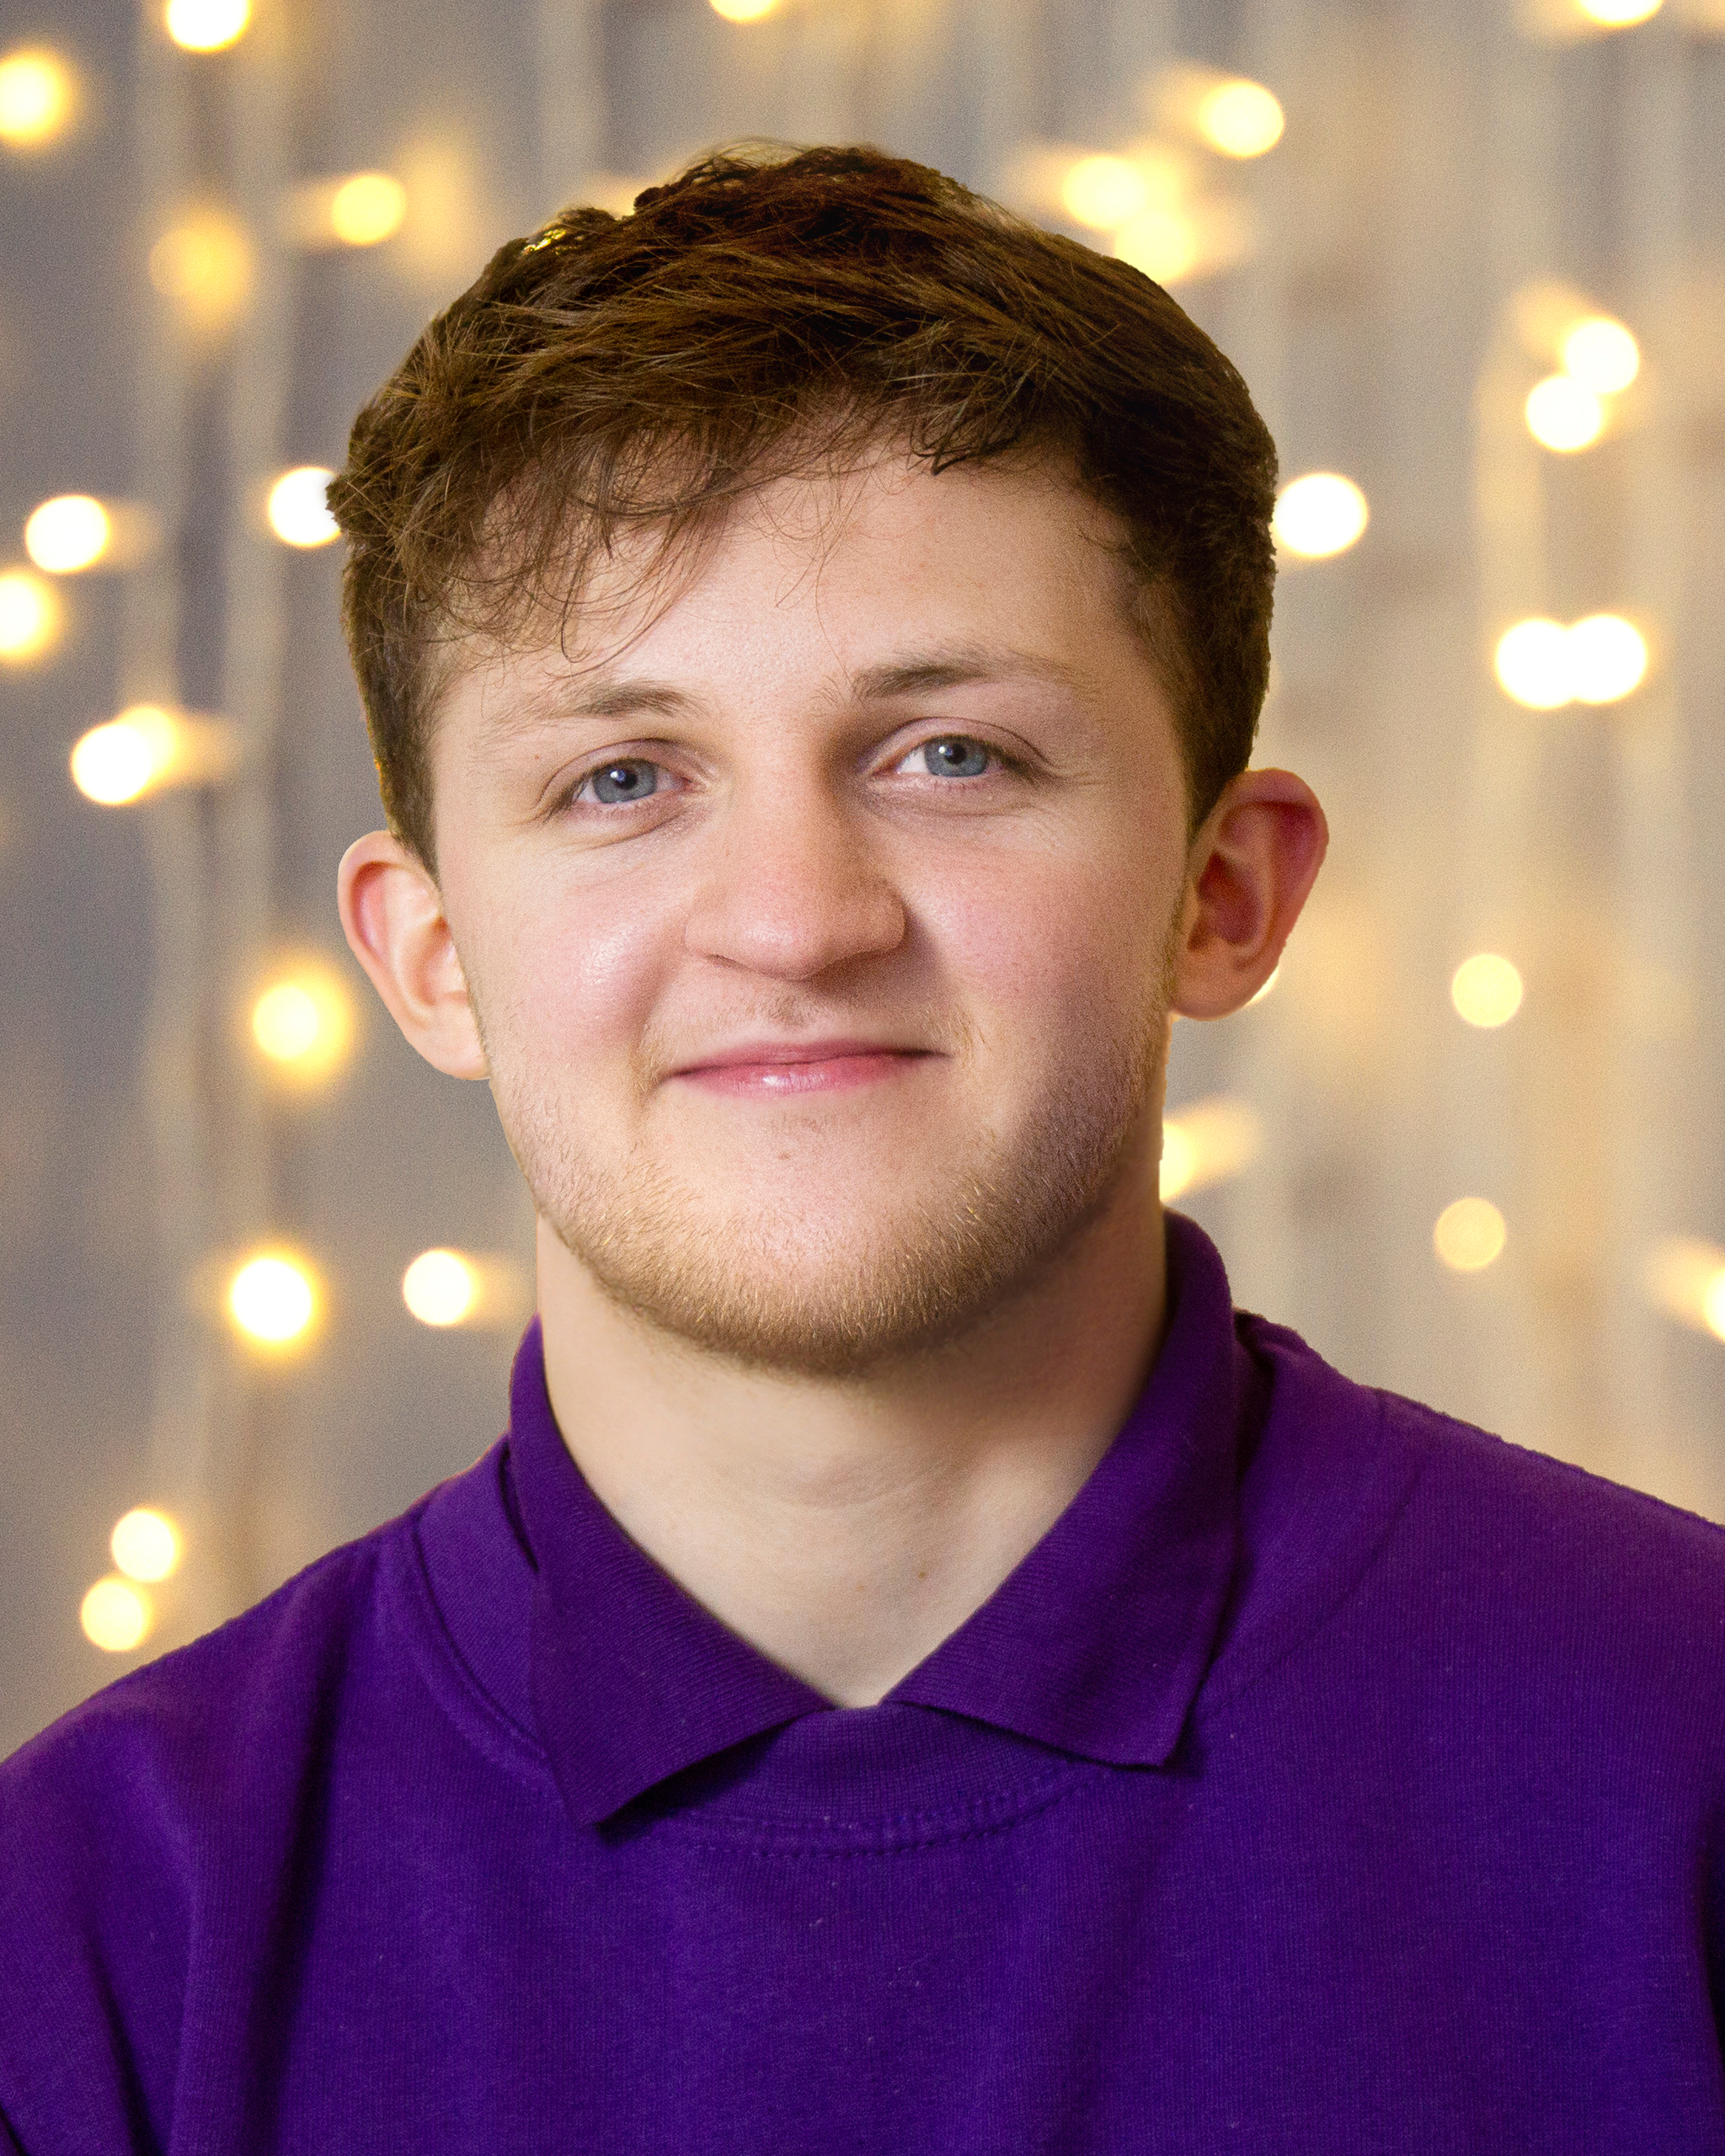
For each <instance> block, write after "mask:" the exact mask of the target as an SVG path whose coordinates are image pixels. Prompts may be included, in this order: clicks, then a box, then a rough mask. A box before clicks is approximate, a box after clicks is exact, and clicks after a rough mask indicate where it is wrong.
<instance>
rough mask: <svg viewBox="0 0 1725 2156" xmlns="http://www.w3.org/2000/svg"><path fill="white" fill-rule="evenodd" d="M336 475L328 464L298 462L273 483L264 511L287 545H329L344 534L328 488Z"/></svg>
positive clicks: (273, 528)
mask: <svg viewBox="0 0 1725 2156" xmlns="http://www.w3.org/2000/svg"><path fill="white" fill-rule="evenodd" d="M334 477H335V474H334V472H332V471H330V470H329V469H328V467H327V466H326V465H322V464H296V465H295V466H294V467H293V469H292V470H291V471H290V472H282V473H281V474H280V477H279V478H277V479H276V480H275V483H274V484H273V485H272V486H271V488H270V494H269V499H268V500H267V501H266V502H265V504H264V515H265V517H266V518H267V519H268V520H269V525H270V530H271V531H273V532H274V533H275V536H276V537H277V538H278V539H280V541H281V542H282V543H283V545H284V546H288V547H327V546H328V544H329V542H330V541H331V540H332V539H339V537H340V536H341V526H339V524H338V523H337V522H336V520H335V519H334V517H333V516H332V515H330V513H329V504H328V501H327V500H326V499H325V490H326V488H328V484H329V482H330V481H331V480H332V479H333V478H334Z"/></svg>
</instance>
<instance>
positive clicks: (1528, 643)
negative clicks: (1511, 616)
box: [1493, 616, 1573, 711]
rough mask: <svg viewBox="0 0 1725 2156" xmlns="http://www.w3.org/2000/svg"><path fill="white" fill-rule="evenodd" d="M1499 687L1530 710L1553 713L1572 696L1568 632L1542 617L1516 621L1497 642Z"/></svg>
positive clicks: (1506, 694)
mask: <svg viewBox="0 0 1725 2156" xmlns="http://www.w3.org/2000/svg"><path fill="white" fill-rule="evenodd" d="M1493 665H1494V667H1495V669H1496V671H1497V676H1498V686H1499V687H1500V688H1501V689H1502V690H1503V693H1504V695H1505V696H1509V698H1510V699H1511V700H1512V701H1513V702H1516V703H1518V704H1521V705H1524V706H1525V707H1526V708H1527V709H1528V710H1529V711H1556V710H1557V707H1559V705H1561V704H1567V702H1569V701H1570V698H1571V696H1572V695H1573V688H1572V681H1573V675H1572V673H1571V669H1570V658H1569V632H1568V631H1567V629H1566V628H1565V627H1564V626H1563V624H1562V622H1551V621H1547V620H1546V619H1545V617H1544V616H1535V617H1534V618H1532V619H1530V620H1528V621H1525V622H1516V624H1515V625H1514V627H1513V628H1509V629H1505V631H1504V632H1503V635H1502V636H1501V637H1499V638H1498V648H1497V651H1496V653H1495V654H1493Z"/></svg>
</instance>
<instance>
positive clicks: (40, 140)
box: [0, 46, 76, 151]
mask: <svg viewBox="0 0 1725 2156" xmlns="http://www.w3.org/2000/svg"><path fill="white" fill-rule="evenodd" d="M75 96H76V84H75V83H74V80H73V77H72V71H71V69H70V68H69V67H67V64H66V62H65V61H63V60H61V58H60V56H59V55H58V54H57V53H53V52H50V51H45V49H43V48H41V47H39V46H32V47H26V48H23V49H21V50H19V51H16V52H8V54H7V55H6V56H5V58H4V59H3V60H0V142H3V143H4V144H5V145H6V147H7V148H8V150H24V151H29V150H41V149H45V148H46V147H47V146H48V144H49V143H51V142H52V141H56V139H57V138H58V137H59V136H61V135H63V134H64V133H65V131H66V130H67V127H68V126H69V125H70V124H71V121H72V106H73V103H74V100H75Z"/></svg>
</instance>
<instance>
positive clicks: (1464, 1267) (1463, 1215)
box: [1432, 1198, 1509, 1273]
mask: <svg viewBox="0 0 1725 2156" xmlns="http://www.w3.org/2000/svg"><path fill="white" fill-rule="evenodd" d="M1507 1241H1509V1230H1508V1229H1507V1228H1506V1227H1505V1225H1504V1223H1503V1214H1501V1213H1500V1212H1499V1211H1498V1209H1497V1207H1496V1206H1495V1205H1493V1203H1492V1201H1491V1200H1490V1198H1457V1199H1456V1200H1455V1203H1454V1204H1453V1205H1446V1206H1445V1208H1444V1209H1443V1211H1442V1212H1441V1213H1440V1214H1439V1215H1438V1219H1437V1225H1435V1226H1434V1228H1433V1230H1432V1243H1433V1246H1434V1248H1435V1249H1436V1251H1437V1253H1438V1256H1439V1259H1440V1260H1441V1261H1442V1262H1443V1263H1444V1264H1445V1265H1447V1266H1448V1267H1449V1268H1450V1271H1451V1272H1452V1273H1480V1272H1482V1271H1483V1270H1484V1269H1485V1267H1487V1266H1488V1265H1490V1264H1492V1263H1493V1262H1494V1261H1495V1260H1496V1259H1497V1258H1498V1257H1501V1256H1502V1254H1503V1246H1504V1244H1505V1243H1506V1242H1507Z"/></svg>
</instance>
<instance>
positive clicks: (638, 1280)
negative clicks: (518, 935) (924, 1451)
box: [540, 1146, 1140, 1379]
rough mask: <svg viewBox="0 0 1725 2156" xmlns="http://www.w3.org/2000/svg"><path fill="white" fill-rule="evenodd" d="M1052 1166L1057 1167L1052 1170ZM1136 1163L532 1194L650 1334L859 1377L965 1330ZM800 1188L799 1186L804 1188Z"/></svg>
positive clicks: (1047, 1262) (1112, 1160) (1013, 1295)
mask: <svg viewBox="0 0 1725 2156" xmlns="http://www.w3.org/2000/svg"><path fill="white" fill-rule="evenodd" d="M1050 1165H1054V1166H1060V1167H1063V1168H1065V1170H1067V1171H1069V1172H1065V1173H1060V1174H1050V1173H1049V1172H1048V1170H1049V1166H1050ZM1139 1165H1140V1164H1139V1163H1137V1162H1136V1161H1135V1156H1132V1155H1129V1154H1128V1152H1127V1150H1126V1149H1125V1148H1124V1146H1119V1147H1117V1148H1115V1149H1113V1150H1110V1151H1109V1152H1108V1153H1107V1154H1106V1155H1103V1156H1102V1157H1100V1158H1093V1159H1092V1161H1091V1163H1090V1171H1089V1172H1087V1173H1079V1172H1076V1168H1077V1163H1076V1161H1074V1160H1073V1158H1072V1156H1071V1155H1066V1156H1065V1158H1064V1160H1061V1161H1054V1162H1052V1163H1051V1161H1050V1156H1049V1155H1048V1154H1046V1153H1043V1154H1041V1155H1039V1162H1038V1166H1039V1171H1038V1172H1037V1173H1035V1174H1033V1175H1030V1176H1026V1177H1013V1178H1009V1179H1007V1180H1004V1181H999V1180H996V1181H991V1180H985V1179H981V1178H976V1177H972V1178H969V1179H966V1180H964V1181H963V1182H957V1183H954V1184H953V1185H950V1186H948V1188H947V1189H945V1190H944V1191H943V1192H942V1193H938V1195H937V1196H933V1197H922V1198H919V1199H918V1200H917V1201H916V1203H911V1204H903V1203H900V1204H897V1205H895V1204H894V1203H891V1202H890V1198H888V1199H886V1200H883V1198H881V1196H880V1195H879V1192H878V1191H877V1193H875V1195H874V1197H873V1202H872V1203H868V1204H865V1205H858V1206H854V1207H848V1208H846V1207H835V1208H829V1209H824V1210H823V1211H822V1212H821V1213H820V1214H819V1215H814V1214H811V1213H810V1212H809V1211H808V1210H806V1209H804V1210H803V1211H802V1212H800V1213H799V1212H798V1209H797V1208H796V1205H795V1203H794V1199H793V1198H791V1197H790V1196H789V1195H788V1196H787V1198H786V1200H785V1202H784V1203H782V1204H779V1205H777V1206H772V1207H770V1208H769V1207H761V1206H756V1207H755V1208H753V1209H751V1210H750V1212H749V1213H748V1214H735V1213H731V1214H720V1215H714V1214H712V1213H711V1212H710V1210H709V1209H708V1208H706V1207H702V1206H701V1205H699V1204H698V1203H691V1204H689V1205H688V1206H687V1207H683V1206H678V1205H676V1204H673V1203H667V1202H666V1200H667V1199H668V1198H669V1196H670V1193H665V1192H661V1193H660V1194H659V1202H658V1203H654V1204H652V1205H650V1206H648V1205H643V1204H642V1203H640V1202H639V1199H640V1195H641V1193H639V1191H638V1190H637V1191H636V1192H635V1193H633V1195H634V1198H635V1199H636V1201H637V1202H636V1203H633V1204H632V1205H631V1207H630V1209H629V1211H628V1214H627V1215H626V1216H621V1217H620V1216H619V1215H618V1214H617V1213H616V1212H614V1211H613V1212H611V1214H610V1216H609V1217H608V1218H606V1217H605V1214H604V1212H603V1211H602V1209H597V1208H595V1206H594V1205H593V1204H592V1203H586V1204H581V1203H549V1204H547V1203H545V1202H543V1200H542V1202H541V1205H540V1210H541V1212H542V1215H543V1217H544V1218H545V1219H547V1220H549V1221H550V1222H551V1223H552V1225H553V1226H554V1227H555V1229H556V1231H557V1233H558V1238H559V1240H560V1241H562V1242H563V1245H564V1246H565V1247H566V1248H567V1249H568V1250H569V1252H570V1253H571V1255H572V1256H573V1257H574V1258H575V1259H576V1260H577V1261H578V1262H579V1263H580V1265H581V1266H582V1267H583V1268H584V1269H585V1272H586V1273H588V1274H589V1275H590V1278H592V1279H593V1280H594V1281H595V1283H596V1284H597V1285H598V1286H599V1288H600V1289H601V1290H602V1291H603V1292H604V1294H606V1296H607V1297H608V1298H609V1299H610V1300H611V1302H612V1303H614V1304H615V1305H617V1306H618V1307H619V1308H620V1309H622V1310H627V1311H628V1312H629V1313H630V1314H631V1315H633V1316H634V1317H635V1318H636V1319H638V1321H640V1322H641V1323H643V1324H644V1325H645V1326H649V1327H650V1328H651V1329H652V1330H653V1331H654V1332H656V1333H658V1334H659V1335H660V1336H661V1337H670V1338H672V1339H675V1340H676V1341H679V1342H682V1343H683V1344H685V1345H686V1346H688V1347H691V1348H696V1349H698V1350H700V1351H702V1352H703V1353H708V1354H712V1355H718V1356H720V1357H723V1358H725V1359H726V1360H728V1361H730V1362H733V1363H735V1364H739V1365H741V1366H743V1367H745V1368H749V1369H758V1370H766V1371H773V1372H777V1373H779V1374H782V1375H785V1376H799V1377H806V1378H821V1379H836V1378H847V1377H854V1378H860V1377H863V1376H866V1375H868V1374H871V1373H875V1372H879V1371H880V1370H881V1369H884V1368H886V1367H888V1366H889V1365H890V1364H895V1363H902V1362H905V1361H909V1360H911V1359H912V1358H916V1357H920V1356H924V1355H928V1354H932V1353H937V1351H939V1350H940V1349H942V1348H946V1347H948V1346H950V1345H951V1344H952V1343H953V1342H955V1341H957V1340H959V1339H960V1338H962V1337H965V1336H966V1335H969V1334H971V1333H974V1332H975V1331H977V1330H978V1329H979V1328H980V1327H981V1326H985V1325H986V1324H987V1323H988V1321H990V1320H991V1319H992V1318H993V1317H995V1316H996V1315H998V1314H999V1313H1000V1312H1001V1311H1002V1310H1005V1309H1006V1308H1007V1307H1009V1306H1010V1305H1012V1303H1013V1302H1014V1301H1015V1300H1016V1299H1017V1297H1018V1296H1019V1295H1021V1294H1023V1293H1024V1292H1025V1290H1026V1289H1028V1288H1029V1287H1030V1286H1032V1285H1033V1283H1034V1282H1035V1281H1036V1280H1038V1279H1039V1278H1042V1277H1043V1276H1044V1274H1045V1273H1046V1272H1047V1271H1048V1269H1049V1267H1051V1266H1054V1265H1055V1264H1057V1263H1058V1262H1060V1259H1061V1258H1062V1257H1064V1256H1065V1253H1066V1252H1067V1251H1070V1250H1071V1248H1072V1246H1074V1245H1075V1244H1076V1241H1078V1240H1079V1238H1080V1237H1081V1235H1083V1234H1084V1233H1085V1231H1086V1230H1087V1228H1088V1227H1089V1226H1090V1225H1091V1224H1092V1221H1093V1220H1094V1219H1096V1218H1097V1215H1098V1214H1100V1213H1101V1212H1102V1211H1103V1209H1105V1208H1106V1207H1107V1205H1108V1203H1109V1201H1110V1199H1111V1198H1113V1196H1114V1193H1115V1192H1116V1191H1117V1190H1118V1189H1119V1184H1120V1182H1121V1180H1122V1178H1123V1177H1124V1175H1126V1174H1128V1173H1130V1172H1133V1171H1135V1169H1136V1168H1137V1167H1138V1166H1139ZM807 1195H808V1193H806V1191H805V1192H804V1198H805V1201H806V1198H807Z"/></svg>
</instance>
